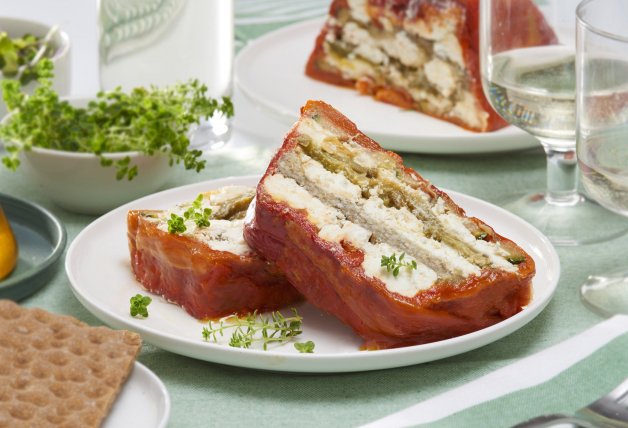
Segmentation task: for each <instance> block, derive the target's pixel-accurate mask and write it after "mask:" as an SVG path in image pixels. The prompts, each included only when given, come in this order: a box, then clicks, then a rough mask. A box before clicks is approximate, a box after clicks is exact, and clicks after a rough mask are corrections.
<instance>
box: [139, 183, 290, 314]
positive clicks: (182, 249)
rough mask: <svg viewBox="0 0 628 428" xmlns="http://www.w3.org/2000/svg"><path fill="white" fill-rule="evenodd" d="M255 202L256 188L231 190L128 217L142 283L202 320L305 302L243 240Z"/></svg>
mask: <svg viewBox="0 0 628 428" xmlns="http://www.w3.org/2000/svg"><path fill="white" fill-rule="evenodd" d="M254 195H255V189H253V188H249V187H244V186H228V187H224V188H221V189H219V190H216V191H212V192H207V193H203V194H202V195H199V197H198V198H197V199H196V200H195V201H193V202H189V203H184V204H181V205H178V206H176V207H174V208H173V209H171V210H167V211H156V210H135V211H129V213H128V216H127V226H128V240H129V250H130V253H131V267H132V269H133V273H134V274H135V277H136V278H137V280H138V281H139V282H140V283H141V284H142V285H143V286H144V287H145V288H146V289H147V290H148V291H151V292H153V293H156V294H159V295H161V296H163V297H164V298H165V299H167V300H169V301H171V302H173V303H175V304H177V305H179V306H181V307H183V308H184V309H185V310H186V311H187V312H188V313H189V314H190V315H192V316H193V317H195V318H198V319H210V318H219V317H223V316H226V315H231V314H247V313H249V312H253V311H254V310H258V311H267V310H273V309H277V308H280V307H282V306H284V305H287V304H290V303H293V302H296V301H298V300H301V299H302V297H301V295H300V294H299V293H298V291H296V290H295V289H294V287H292V286H291V285H290V283H289V282H288V281H287V280H286V278H285V276H284V275H283V274H282V273H281V272H280V271H279V270H278V269H277V268H276V267H275V265H274V264H272V263H269V262H267V261H265V260H264V259H263V258H261V257H260V256H259V255H258V254H257V253H256V252H255V251H253V250H251V248H249V246H248V245H247V244H246V242H245V241H244V239H243V237H242V228H243V221H244V220H243V217H244V214H245V212H246V209H247V208H248V206H249V203H250V202H251V200H252V198H253V196H254ZM208 210H211V213H210V211H208Z"/></svg>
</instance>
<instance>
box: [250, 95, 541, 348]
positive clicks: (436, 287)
mask: <svg viewBox="0 0 628 428" xmlns="http://www.w3.org/2000/svg"><path fill="white" fill-rule="evenodd" d="M244 237H245V239H246V241H247V242H248V244H249V245H250V246H251V247H252V248H255V249H256V250H258V251H259V252H260V253H261V254H262V255H263V256H264V257H265V258H266V259H267V260H270V261H272V262H274V263H275V264H276V265H277V267H278V268H279V269H281V270H282V271H283V272H284V273H285V275H286V277H287V278H288V280H289V281H290V282H291V283H292V284H293V285H294V287H296V288H297V289H298V290H299V291H300V292H301V293H302V294H303V295H304V296H305V298H306V299H307V300H308V301H309V302H310V303H312V304H313V305H315V306H317V307H319V308H321V309H323V310H324V311H327V312H329V313H330V314H333V315H335V316H336V317H338V318H339V319H340V320H342V321H343V322H344V323H346V324H348V325H349V326H350V327H352V328H353V330H354V331H355V332H356V333H357V334H359V335H360V336H362V337H363V338H364V340H365V342H364V347H365V348H366V349H378V348H391V347H400V346H407V345H413V344H421V343H427V342H433V341H437V340H441V339H447V338H451V337H454V336H458V335H462V334H465V333H469V332H472V331H475V330H478V329H481V328H484V327H487V326H490V325H492V324H495V323H497V322H499V321H502V320H504V319H506V318H508V317H510V316H512V315H514V314H516V313H518V312H519V311H521V310H522V308H523V307H524V306H525V305H527V304H528V303H529V301H530V298H531V280H532V277H533V276H534V273H535V266H534V261H533V260H532V258H531V257H530V256H529V255H528V254H527V253H526V252H525V251H524V250H523V249H522V248H520V247H519V246H518V245H516V244H515V243H513V242H512V241H510V240H508V239H506V238H504V237H502V236H500V235H498V234H497V233H495V231H494V230H493V229H492V228H491V227H490V226H488V225H487V224H485V223H484V222H482V221H481V220H479V219H477V218H473V217H467V216H466V215H465V213H464V211H463V209H462V208H460V207H459V206H458V205H456V204H455V203H454V202H453V201H452V200H451V199H450V198H449V196H448V195H447V194H445V193H444V192H442V191H441V190H439V189H437V188H436V187H434V186H433V185H431V184H430V183H429V182H427V181H426V180H425V179H423V178H422V177H421V176H420V175H419V174H418V173H417V172H415V171H413V170H411V169H409V168H406V167H404V165H403V163H402V160H401V158H400V157H399V156H398V155H396V154H394V153H392V152H389V151H386V150H384V149H382V148H381V147H380V146H379V145H378V144H377V143H375V142H374V141H373V140H371V139H370V138H368V137H367V136H365V135H364V134H362V133H361V132H360V131H359V130H358V129H357V128H356V126H355V124H354V123H353V122H351V121H350V120H349V119H347V118H346V117H344V116H343V115H342V114H341V113H339V112H338V111H336V110H335V109H333V108H332V107H331V106H329V105H327V104H325V103H323V102H320V101H309V102H308V103H307V104H306V105H305V107H303V108H302V111H301V118H300V119H299V121H298V122H297V123H296V124H295V125H294V127H293V128H292V130H291V131H290V132H289V134H288V135H287V136H286V139H285V141H284V143H283V146H282V147H281V149H280V150H279V151H278V153H277V154H276V155H275V157H274V158H273V160H272V161H271V163H270V165H269V167H268V169H267V171H266V173H265V174H264V176H263V177H262V180H261V181H260V183H259V185H258V187H257V195H256V198H255V201H254V202H253V203H252V204H251V206H250V208H249V212H248V213H247V217H246V219H245V226H244Z"/></svg>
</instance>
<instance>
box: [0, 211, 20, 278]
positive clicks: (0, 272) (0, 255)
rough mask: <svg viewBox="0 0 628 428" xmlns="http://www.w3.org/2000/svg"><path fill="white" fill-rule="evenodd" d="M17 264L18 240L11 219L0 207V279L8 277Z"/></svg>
mask: <svg viewBox="0 0 628 428" xmlns="http://www.w3.org/2000/svg"><path fill="white" fill-rule="evenodd" d="M16 264H17V242H16V241H15V236H13V231H12V230H11V225H10V224H9V220H7V218H6V216H5V215H4V211H3V210H2V207H0V279H3V278H5V277H7V276H8V275H9V274H10V273H11V272H12V271H13V269H14V268H15V265H16Z"/></svg>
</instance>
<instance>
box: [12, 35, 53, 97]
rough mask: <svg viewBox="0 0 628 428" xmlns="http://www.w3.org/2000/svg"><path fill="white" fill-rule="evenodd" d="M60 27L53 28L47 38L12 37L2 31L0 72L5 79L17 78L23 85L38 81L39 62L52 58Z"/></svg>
mask: <svg viewBox="0 0 628 428" xmlns="http://www.w3.org/2000/svg"><path fill="white" fill-rule="evenodd" d="M57 31H58V27H56V26H55V27H52V28H51V29H50V30H49V31H48V34H47V35H46V36H45V37H37V36H34V35H33V34H24V35H23V36H22V37H13V38H12V37H11V36H9V35H8V34H7V33H6V32H5V31H0V72H2V75H3V76H4V77H8V78H16V79H17V80H18V81H19V83H20V84H21V85H27V84H28V83H29V82H31V81H33V80H35V79H37V77H38V74H37V70H36V64H37V62H38V61H39V60H40V59H41V58H44V57H47V58H50V57H52V55H53V54H54V48H53V46H52V45H51V44H50V40H51V39H52V36H53V35H54V34H55V33H56V32H57Z"/></svg>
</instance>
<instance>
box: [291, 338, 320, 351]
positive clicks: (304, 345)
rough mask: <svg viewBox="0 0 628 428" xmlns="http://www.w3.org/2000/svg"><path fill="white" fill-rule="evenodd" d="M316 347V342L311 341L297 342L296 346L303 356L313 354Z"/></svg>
mask: <svg viewBox="0 0 628 428" xmlns="http://www.w3.org/2000/svg"><path fill="white" fill-rule="evenodd" d="M314 346H315V345H314V342H312V341H311V340H308V341H307V342H297V343H295V344H294V347H295V348H296V350H297V351H299V352H300V353H302V354H313V353H314Z"/></svg>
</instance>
